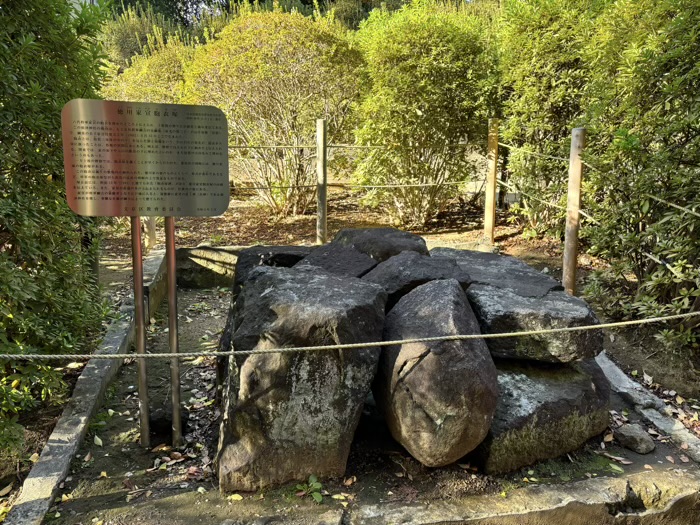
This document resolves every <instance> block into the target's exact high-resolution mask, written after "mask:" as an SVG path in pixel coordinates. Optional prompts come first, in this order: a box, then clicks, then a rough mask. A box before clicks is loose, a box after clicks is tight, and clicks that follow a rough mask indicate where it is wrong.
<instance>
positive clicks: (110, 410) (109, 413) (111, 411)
mask: <svg viewBox="0 0 700 525" xmlns="http://www.w3.org/2000/svg"><path fill="white" fill-rule="evenodd" d="M107 415H108V416H109V417H112V416H113V415H114V410H112V409H111V408H110V409H109V410H107Z"/></svg>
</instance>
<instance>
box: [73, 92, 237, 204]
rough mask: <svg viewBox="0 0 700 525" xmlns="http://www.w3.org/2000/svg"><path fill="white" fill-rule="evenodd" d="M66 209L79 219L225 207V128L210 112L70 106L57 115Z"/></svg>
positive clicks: (138, 105) (98, 103) (108, 104)
mask: <svg viewBox="0 0 700 525" xmlns="http://www.w3.org/2000/svg"><path fill="white" fill-rule="evenodd" d="M61 124H62V134H63V152H64V165H65V171H66V196H67V199H68V205H69V206H70V207H71V209H72V210H73V211H74V212H76V213H77V214H79V215H87V216H92V217H95V216H107V217H119V216H159V217H186V216H191V217H197V216H212V215H221V214H222V213H223V212H224V211H226V209H227V208H228V203H229V179H228V128H227V124H226V117H225V116H224V114H223V112H222V111H221V110H219V109H217V108H215V107H212V106H187V105H180V104H154V103H144V102H115V101H107V100H88V99H75V100H71V101H70V102H68V104H66V105H65V107H64V108H63V111H62V113H61Z"/></svg>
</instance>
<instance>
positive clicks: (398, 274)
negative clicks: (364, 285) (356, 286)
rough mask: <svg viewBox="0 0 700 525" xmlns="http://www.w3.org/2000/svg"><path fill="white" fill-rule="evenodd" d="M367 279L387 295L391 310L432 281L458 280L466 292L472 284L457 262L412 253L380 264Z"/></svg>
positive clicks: (403, 253) (367, 275) (388, 305)
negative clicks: (415, 290) (418, 288)
mask: <svg viewBox="0 0 700 525" xmlns="http://www.w3.org/2000/svg"><path fill="white" fill-rule="evenodd" d="M363 279H364V280H365V281H369V282H371V283H376V284H378V285H380V286H381V287H382V288H384V289H385V290H386V291H387V293H388V294H389V299H388V300H387V305H386V306H387V310H390V309H391V308H393V306H394V305H395V304H396V303H397V302H398V300H399V299H401V297H403V296H404V295H406V294H407V293H408V292H410V291H411V290H413V289H414V288H416V287H417V286H420V285H421V284H425V283H428V282H430V281H436V280H440V279H456V280H457V281H458V282H459V284H460V286H461V287H462V289H464V290H466V289H467V288H468V287H469V284H470V283H471V278H470V277H469V274H468V273H467V272H465V271H464V270H463V269H462V268H460V266H458V265H457V263H456V262H455V260H454V259H449V258H446V257H429V256H427V255H421V254H419V253H417V252H412V251H406V252H401V253H400V254H398V255H394V256H393V257H390V258H389V259H387V260H386V261H384V262H382V263H379V264H378V265H377V266H376V268H374V269H373V270H372V271H370V272H369V273H367V274H366V275H365V276H364V277H363Z"/></svg>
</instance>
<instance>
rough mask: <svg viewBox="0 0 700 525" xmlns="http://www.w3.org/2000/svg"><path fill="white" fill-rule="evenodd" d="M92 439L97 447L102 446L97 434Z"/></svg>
mask: <svg viewBox="0 0 700 525" xmlns="http://www.w3.org/2000/svg"><path fill="white" fill-rule="evenodd" d="M93 441H94V442H95V445H97V446H98V447H101V446H102V440H101V439H100V438H99V436H95V438H94V439H93Z"/></svg>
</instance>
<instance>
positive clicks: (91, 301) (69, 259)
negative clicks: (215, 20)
mask: <svg viewBox="0 0 700 525" xmlns="http://www.w3.org/2000/svg"><path fill="white" fill-rule="evenodd" d="M71 5H72V4H71V3H69V2H65V1H63V0H27V1H26V2H23V3H19V2H13V3H11V4H9V5H7V4H5V5H3V7H2V8H0V41H2V42H3V45H2V46H0V130H2V131H0V196H1V198H0V353H4V354H26V353H51V354H56V353H65V352H69V351H75V350H78V349H80V345H81V341H82V340H83V339H84V337H85V335H86V333H87V332H89V331H91V330H93V329H94V328H96V327H98V326H99V324H100V321H101V316H100V307H99V304H98V302H97V301H95V292H96V288H95V284H94V282H93V279H92V278H91V276H90V273H89V268H90V264H89V263H90V259H91V257H92V256H94V253H90V250H86V249H84V248H83V247H82V241H83V240H84V238H85V236H90V235H92V234H95V233H96V232H95V227H94V225H93V223H92V222H91V221H90V220H86V219H81V218H78V217H76V216H75V215H74V214H73V212H71V211H70V209H69V208H68V206H67V204H66V202H65V195H64V189H63V155H62V152H61V129H60V114H61V108H62V107H63V105H64V104H65V103H66V102H68V101H69V100H70V99H72V98H75V97H90V96H94V93H95V88H96V87H97V86H98V84H99V82H100V78H101V77H100V65H101V62H100V55H99V49H98V46H97V42H96V39H95V35H96V34H97V31H98V28H99V26H98V24H99V19H100V16H101V13H100V11H99V10H98V8H95V7H85V8H84V9H83V10H82V11H80V12H74V11H73V8H72V7H71ZM95 249H96V246H93V248H92V250H95ZM61 384H62V383H61V378H60V375H59V374H58V373H57V372H56V371H54V369H53V368H52V367H50V366H48V365H45V364H34V363H25V362H24V361H20V360H12V359H10V360H4V361H0V449H2V450H5V451H8V450H10V449H11V447H12V446H13V445H17V442H16V440H17V437H18V436H20V435H21V429H20V428H19V427H18V426H17V423H16V416H17V415H18V414H19V413H20V412H21V411H23V410H25V409H27V408H30V407H32V406H34V405H35V403H36V402H37V400H40V399H47V398H48V397H49V396H51V395H52V394H54V393H55V392H56V391H57V390H60V385H61Z"/></svg>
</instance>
